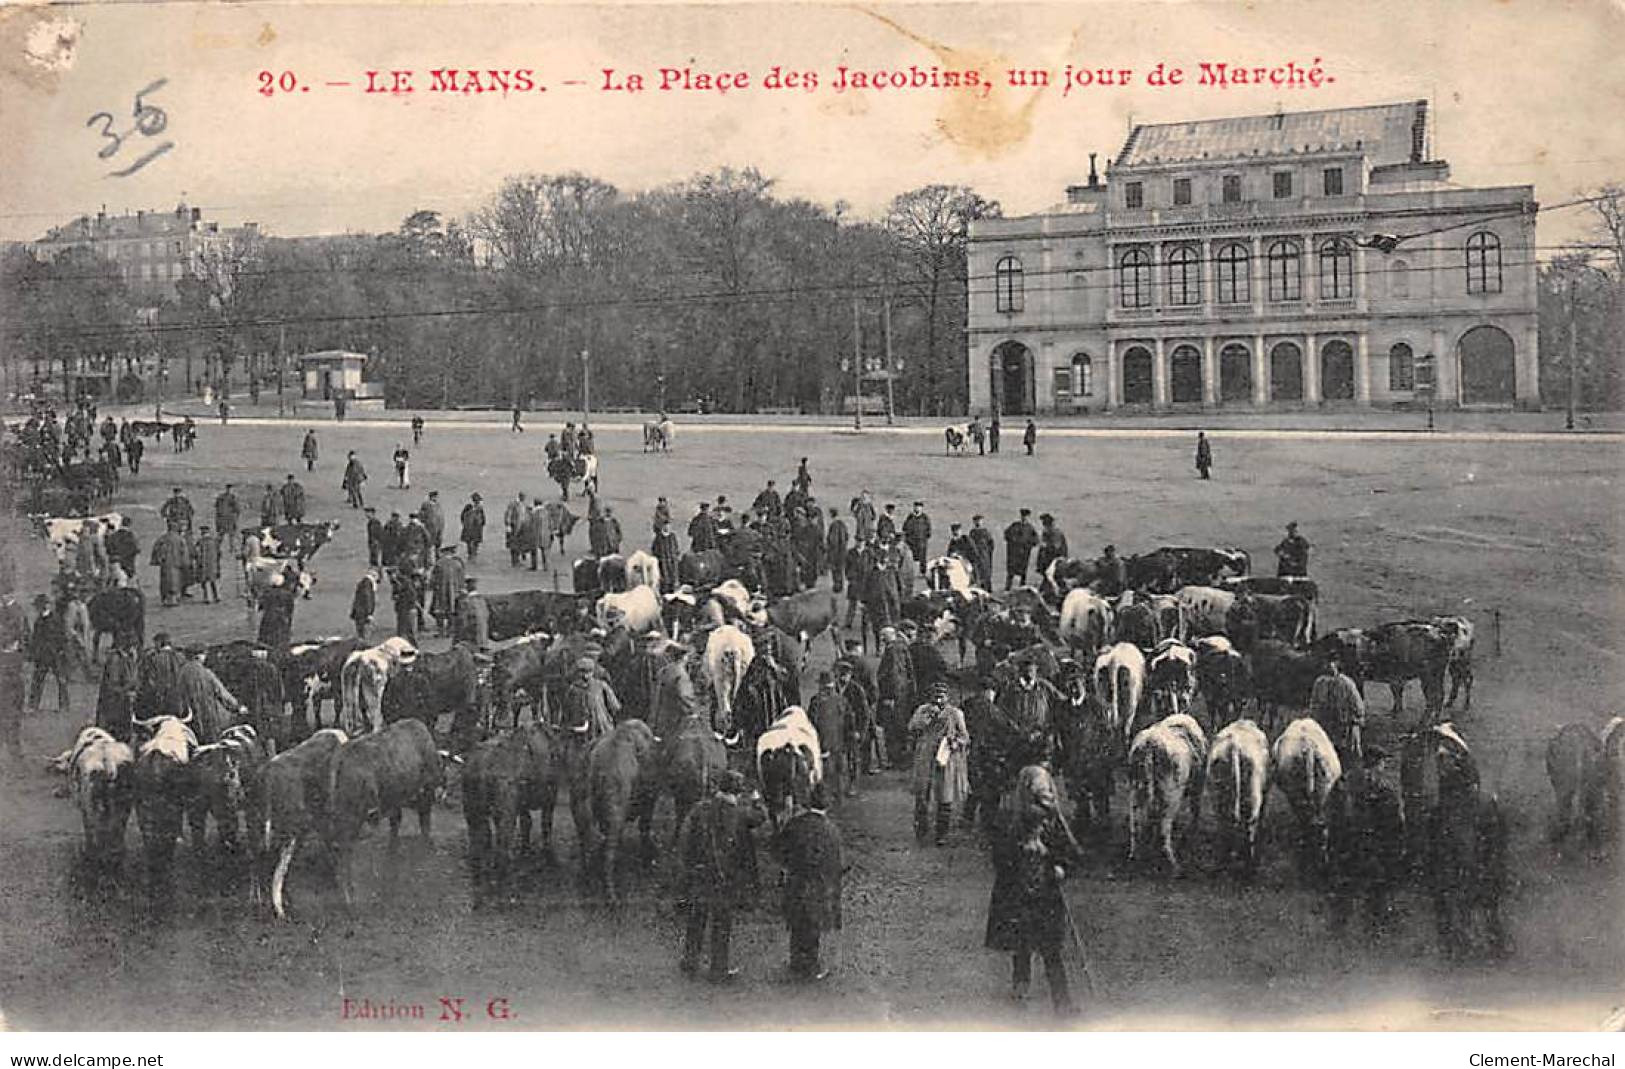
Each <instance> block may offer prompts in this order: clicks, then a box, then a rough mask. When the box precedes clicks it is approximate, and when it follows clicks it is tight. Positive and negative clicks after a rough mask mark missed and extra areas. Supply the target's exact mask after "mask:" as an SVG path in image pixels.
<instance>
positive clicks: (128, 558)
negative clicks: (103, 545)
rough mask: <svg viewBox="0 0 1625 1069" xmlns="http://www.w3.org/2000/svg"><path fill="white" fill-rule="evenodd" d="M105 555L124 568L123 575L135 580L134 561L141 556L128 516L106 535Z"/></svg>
mask: <svg viewBox="0 0 1625 1069" xmlns="http://www.w3.org/2000/svg"><path fill="white" fill-rule="evenodd" d="M107 556H108V558H109V559H110V560H111V561H112V562H113V563H114V564H116V565H118V566H119V567H120V568H122V569H123V570H124V574H125V576H126V577H127V578H128V579H129V580H130V581H131V582H134V581H135V562H136V559H137V558H138V557H140V556H141V543H139V542H137V541H136V538H135V530H134V528H133V527H132V526H131V523H130V517H128V516H126V517H124V522H123V523H121V524H119V528H118V530H116V531H114V532H112V533H111V534H109V535H108V536H107Z"/></svg>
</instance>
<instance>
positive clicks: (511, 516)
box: [502, 490, 530, 568]
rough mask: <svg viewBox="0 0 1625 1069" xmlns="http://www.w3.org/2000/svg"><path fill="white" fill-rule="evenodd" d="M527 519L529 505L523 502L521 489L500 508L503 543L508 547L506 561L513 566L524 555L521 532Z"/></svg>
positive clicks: (515, 565) (523, 496) (517, 563)
mask: <svg viewBox="0 0 1625 1069" xmlns="http://www.w3.org/2000/svg"><path fill="white" fill-rule="evenodd" d="M528 519H530V506H529V505H528V504H526V503H525V492H524V491H523V490H521V491H519V492H518V493H517V494H515V495H514V499H513V500H512V501H510V502H508V504H507V505H506V506H505V507H504V508H503V510H502V534H503V544H505V545H506V546H507V547H508V563H509V564H511V565H513V567H515V568H517V567H519V560H520V558H521V557H523V556H524V547H523V541H524V539H523V532H524V527H525V521H527V520H528Z"/></svg>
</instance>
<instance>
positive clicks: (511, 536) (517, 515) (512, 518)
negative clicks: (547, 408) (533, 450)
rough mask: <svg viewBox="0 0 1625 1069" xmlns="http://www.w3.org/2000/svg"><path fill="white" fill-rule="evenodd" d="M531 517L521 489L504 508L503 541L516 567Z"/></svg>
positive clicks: (521, 553)
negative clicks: (523, 536)
mask: <svg viewBox="0 0 1625 1069" xmlns="http://www.w3.org/2000/svg"><path fill="white" fill-rule="evenodd" d="M549 441H550V442H551V439H549ZM529 518H530V506H529V505H527V504H526V503H525V492H524V491H523V490H521V491H519V493H518V494H517V495H515V497H514V499H513V500H512V501H510V502H508V504H507V505H506V506H505V507H504V508H503V510H502V533H503V542H504V544H505V545H506V546H507V547H508V562H509V563H510V564H512V565H513V566H514V567H515V568H517V567H519V559H520V557H522V556H523V555H524V554H523V552H522V550H521V532H522V530H523V529H524V526H525V521H526V520H528V519H529Z"/></svg>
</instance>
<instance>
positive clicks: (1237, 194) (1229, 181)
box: [1224, 174, 1241, 204]
mask: <svg viewBox="0 0 1625 1069" xmlns="http://www.w3.org/2000/svg"><path fill="white" fill-rule="evenodd" d="M1224 202H1225V203H1226V204H1240V203H1241V175H1239V174H1227V175H1225V176H1224Z"/></svg>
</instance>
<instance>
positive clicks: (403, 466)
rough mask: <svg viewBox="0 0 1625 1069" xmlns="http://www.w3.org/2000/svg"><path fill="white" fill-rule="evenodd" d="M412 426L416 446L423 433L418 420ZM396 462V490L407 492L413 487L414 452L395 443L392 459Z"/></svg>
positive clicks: (413, 441) (414, 420)
mask: <svg viewBox="0 0 1625 1069" xmlns="http://www.w3.org/2000/svg"><path fill="white" fill-rule="evenodd" d="M412 422H413V426H412V444H413V445H416V444H417V441H418V439H419V438H421V437H422V436H423V432H422V431H421V430H419V429H418V427H417V423H418V420H417V419H416V418H415V417H414V419H413V421H412ZM391 459H392V460H394V462H395V488H396V489H397V490H407V489H410V488H411V486H412V451H411V450H410V449H407V448H406V446H404V445H402V444H401V443H399V442H396V443H395V453H394V455H393V456H392V457H391Z"/></svg>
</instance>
